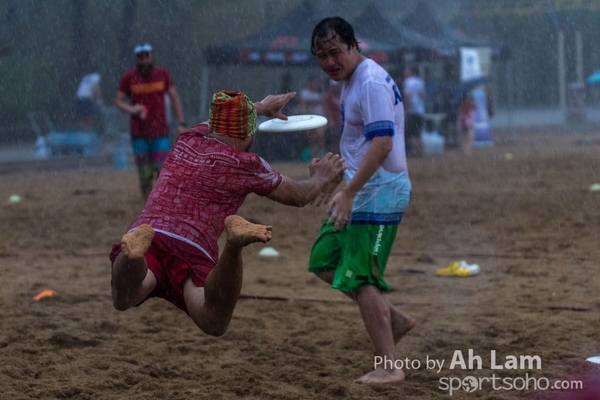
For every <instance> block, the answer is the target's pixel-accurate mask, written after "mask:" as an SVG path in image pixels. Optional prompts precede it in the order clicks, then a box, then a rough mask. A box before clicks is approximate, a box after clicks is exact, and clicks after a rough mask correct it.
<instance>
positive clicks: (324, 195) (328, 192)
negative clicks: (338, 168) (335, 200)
mask: <svg viewBox="0 0 600 400" xmlns="http://www.w3.org/2000/svg"><path fill="white" fill-rule="evenodd" d="M342 160H343V159H342ZM319 161H321V160H320V159H318V158H313V159H312V161H311V163H310V165H309V166H308V170H309V172H310V176H313V175H314V174H315V165H316V164H317V163H318V162H319ZM341 182H342V173H340V174H339V175H338V176H337V177H335V178H333V179H332V180H330V181H329V182H327V184H326V185H325V187H324V188H323V191H322V192H321V193H319V195H318V196H317V198H316V199H314V200H313V201H312V202H311V204H312V205H314V206H315V207H319V206H320V205H321V204H327V203H328V202H329V200H330V199H331V196H333V192H334V191H335V189H336V188H337V187H338V185H339V184H340V183H341Z"/></svg>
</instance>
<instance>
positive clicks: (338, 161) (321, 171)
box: [308, 153, 346, 183]
mask: <svg viewBox="0 0 600 400" xmlns="http://www.w3.org/2000/svg"><path fill="white" fill-rule="evenodd" d="M344 161H346V160H344V159H343V158H342V157H341V156H340V155H339V154H333V153H327V154H325V157H323V158H322V159H320V160H319V159H318V158H314V159H313V160H312V162H311V163H310V166H309V168H308V169H309V171H310V176H317V177H320V178H322V179H324V180H325V181H327V182H329V181H332V180H335V181H336V182H338V183H339V179H340V174H341V173H342V172H344V171H345V170H346V167H345V166H344Z"/></svg>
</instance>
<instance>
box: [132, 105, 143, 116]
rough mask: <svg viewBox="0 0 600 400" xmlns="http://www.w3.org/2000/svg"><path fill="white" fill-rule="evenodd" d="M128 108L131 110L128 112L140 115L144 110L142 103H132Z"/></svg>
mask: <svg viewBox="0 0 600 400" xmlns="http://www.w3.org/2000/svg"><path fill="white" fill-rule="evenodd" d="M130 110H131V111H130V112H129V114H131V115H135V116H140V115H142V113H143V112H144V106H143V105H142V104H134V105H132V106H131V109H130Z"/></svg>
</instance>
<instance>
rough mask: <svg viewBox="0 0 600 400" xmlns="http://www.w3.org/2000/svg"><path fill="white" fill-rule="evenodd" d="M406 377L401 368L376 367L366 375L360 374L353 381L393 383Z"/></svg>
mask: <svg viewBox="0 0 600 400" xmlns="http://www.w3.org/2000/svg"><path fill="white" fill-rule="evenodd" d="M405 378H406V376H405V375H404V372H402V370H401V369H383V368H377V369H376V370H374V371H371V372H369V373H368V374H366V375H363V376H361V377H360V378H358V379H357V380H356V381H355V382H358V383H393V382H401V381H403V380H404V379H405Z"/></svg>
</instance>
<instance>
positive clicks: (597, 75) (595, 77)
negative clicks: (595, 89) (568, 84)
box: [585, 69, 600, 85]
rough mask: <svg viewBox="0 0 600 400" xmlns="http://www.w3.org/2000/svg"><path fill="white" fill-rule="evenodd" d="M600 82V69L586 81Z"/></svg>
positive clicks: (590, 82)
mask: <svg viewBox="0 0 600 400" xmlns="http://www.w3.org/2000/svg"><path fill="white" fill-rule="evenodd" d="M598 82H600V69H599V70H598V71H596V72H594V73H593V74H592V75H590V76H588V77H587V79H586V80H585V83H587V84H588V85H594V84H596V83H598Z"/></svg>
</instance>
